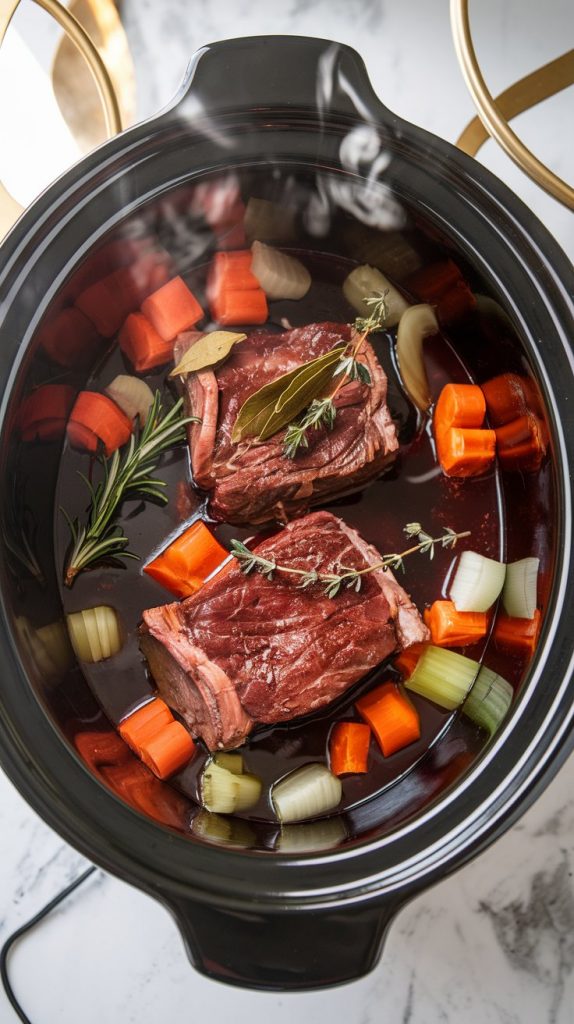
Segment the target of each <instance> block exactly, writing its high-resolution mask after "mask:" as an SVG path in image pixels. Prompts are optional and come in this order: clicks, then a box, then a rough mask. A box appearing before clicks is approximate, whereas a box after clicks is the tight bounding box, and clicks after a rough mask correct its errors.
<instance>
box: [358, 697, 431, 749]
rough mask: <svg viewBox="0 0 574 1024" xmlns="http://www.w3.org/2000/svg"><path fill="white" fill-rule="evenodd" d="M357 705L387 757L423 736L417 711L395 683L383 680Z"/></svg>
mask: <svg viewBox="0 0 574 1024" xmlns="http://www.w3.org/2000/svg"><path fill="white" fill-rule="evenodd" d="M355 707H356V708H357V711H358V712H359V714H360V716H361V718H363V719H364V720H365V722H367V723H368V724H369V725H370V727H371V729H372V730H373V732H374V734H375V736H376V738H377V741H378V743H379V746H380V748H381V750H382V751H383V754H384V756H385V757H389V756H390V755H391V754H394V753H396V752H397V750H402V749H403V747H407V746H408V745H409V744H410V743H414V742H415V740H418V739H420V735H421V729H420V721H419V716H418V712H417V710H416V708H415V707H413V705H412V704H411V702H410V700H409V699H408V697H407V696H406V695H405V694H404V693H403V692H402V691H401V690H400V689H399V687H398V686H397V685H396V684H395V683H383V684H382V686H377V687H376V688H375V689H374V690H371V692H370V693H367V694H366V695H365V696H364V697H361V699H360V700H358V701H357V703H356V705H355Z"/></svg>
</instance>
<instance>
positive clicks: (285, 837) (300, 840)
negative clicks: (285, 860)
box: [275, 817, 347, 853]
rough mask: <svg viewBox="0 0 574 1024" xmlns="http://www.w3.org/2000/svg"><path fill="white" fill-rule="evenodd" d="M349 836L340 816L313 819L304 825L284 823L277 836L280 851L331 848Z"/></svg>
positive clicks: (314, 851)
mask: <svg viewBox="0 0 574 1024" xmlns="http://www.w3.org/2000/svg"><path fill="white" fill-rule="evenodd" d="M346 838H347V830H346V828H345V826H344V824H343V822H342V821H341V818H340V817H336V818H328V819H327V820H326V821H311V822H308V823H306V824H302V825H284V826H283V827H282V829H281V831H280V833H279V835H278V836H277V842H276V843H275V849H276V850H277V851H278V853H316V852H317V851H318V850H331V849H333V847H334V846H338V845H339V843H342V842H343V840H344V839H346Z"/></svg>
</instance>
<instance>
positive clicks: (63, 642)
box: [36, 619, 73, 674]
mask: <svg viewBox="0 0 574 1024" xmlns="http://www.w3.org/2000/svg"><path fill="white" fill-rule="evenodd" d="M36 636H37V638H38V640H39V641H40V644H41V645H42V647H43V648H44V650H45V651H46V655H47V658H48V660H49V662H50V663H51V665H52V669H53V672H52V674H55V673H60V672H65V671H66V670H67V669H68V668H70V665H71V664H72V660H73V654H72V648H71V647H70V637H69V636H68V630H67V629H66V623H65V622H64V620H63V619H57V620H56V622H50V623H49V625H47V626H41V627H40V629H37V630H36Z"/></svg>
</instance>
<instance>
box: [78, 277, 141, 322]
mask: <svg viewBox="0 0 574 1024" xmlns="http://www.w3.org/2000/svg"><path fill="white" fill-rule="evenodd" d="M75 304H76V306H77V307H78V309H79V310H80V311H81V312H82V313H84V315H85V316H87V318H88V320H91V322H92V323H93V324H94V326H95V328H96V330H97V331H98V333H99V334H101V335H102V337H103V338H112V337H113V335H114V334H117V332H118V331H119V329H120V327H121V325H122V324H123V322H124V320H125V318H126V317H127V316H128V314H129V313H132V312H133V310H134V309H137V307H138V295H137V292H136V290H135V288H134V285H133V279H132V277H131V274H130V270H129V268H128V267H120V269H119V270H114V272H113V273H112V274H108V275H107V277H103V278H102V279H101V280H100V281H96V282H95V283H94V284H92V285H90V286H89V288H86V289H85V290H84V291H83V292H81V294H80V295H78V297H77V299H76V303H75Z"/></svg>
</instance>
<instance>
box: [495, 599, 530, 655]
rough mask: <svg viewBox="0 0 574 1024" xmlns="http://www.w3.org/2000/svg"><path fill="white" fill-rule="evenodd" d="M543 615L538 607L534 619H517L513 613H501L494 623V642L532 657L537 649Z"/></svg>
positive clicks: (514, 651)
mask: <svg viewBox="0 0 574 1024" xmlns="http://www.w3.org/2000/svg"><path fill="white" fill-rule="evenodd" d="M541 622H542V616H541V613H540V609H539V608H537V609H536V611H535V612H534V616H533V618H532V619H517V618H514V617H513V616H511V615H504V614H502V613H501V614H499V615H498V616H497V618H496V622H495V624H494V634H493V635H494V642H495V644H496V645H497V647H502V649H503V650H505V651H510V652H511V653H512V654H522V655H527V656H528V657H531V656H532V655H533V654H534V651H535V649H536V644H537V643H538V637H539V634H540V626H541Z"/></svg>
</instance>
